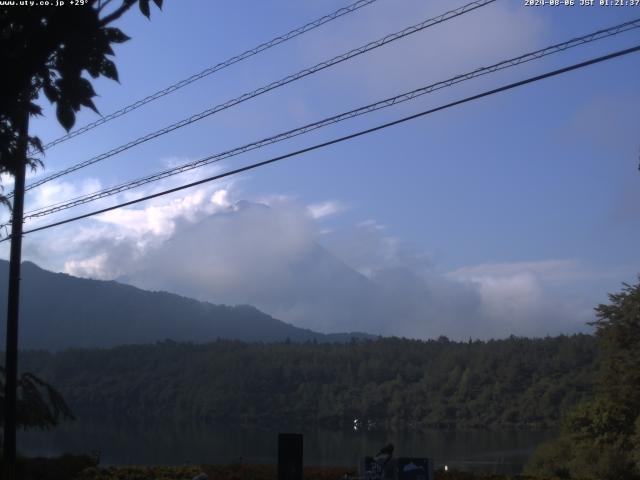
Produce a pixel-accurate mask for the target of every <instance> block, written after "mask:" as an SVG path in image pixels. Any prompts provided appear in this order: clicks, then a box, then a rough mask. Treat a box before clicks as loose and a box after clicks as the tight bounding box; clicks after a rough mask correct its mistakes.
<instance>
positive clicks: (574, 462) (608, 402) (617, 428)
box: [526, 283, 640, 480]
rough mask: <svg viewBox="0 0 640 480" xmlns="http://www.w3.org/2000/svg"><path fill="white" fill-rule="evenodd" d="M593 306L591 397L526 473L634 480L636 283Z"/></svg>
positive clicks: (639, 409) (639, 438) (639, 324)
mask: <svg viewBox="0 0 640 480" xmlns="http://www.w3.org/2000/svg"><path fill="white" fill-rule="evenodd" d="M609 300H610V303H609V304H607V305H599V306H598V307H596V312H597V315H598V320H597V321H596V322H594V325H595V326H596V337H597V341H598V348H599V351H600V359H601V360H600V363H599V367H598V374H597V380H596V385H595V389H594V395H593V398H591V399H590V400H589V401H587V402H585V403H582V404H580V405H578V406H577V407H575V408H574V409H573V410H571V411H570V412H569V413H568V414H567V416H566V418H565V419H564V423H563V429H562V432H561V435H560V437H559V438H558V439H556V440H554V441H552V442H551V443H549V444H547V445H543V446H542V447H540V448H539V449H538V450H537V452H536V453H535V455H534V456H533V458H532V460H531V462H530V464H529V465H528V467H527V469H526V471H527V472H530V473H532V474H539V475H549V474H550V473H553V472H557V473H558V472H559V473H562V475H563V478H585V479H602V480H618V479H619V480H634V479H638V478H640V461H639V460H640V283H639V284H638V285H636V286H630V285H627V284H624V288H623V289H622V291H621V292H620V293H617V294H613V295H609Z"/></svg>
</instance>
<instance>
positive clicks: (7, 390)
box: [3, 94, 29, 480]
mask: <svg viewBox="0 0 640 480" xmlns="http://www.w3.org/2000/svg"><path fill="white" fill-rule="evenodd" d="M22 100H23V102H22V103H23V105H24V109H23V112H22V114H23V118H22V124H21V125H20V131H19V132H18V135H19V137H18V145H17V147H18V148H17V152H16V153H17V158H18V162H17V163H18V165H17V166H16V171H15V177H14V187H13V191H14V193H13V211H12V215H13V218H12V219H11V253H10V257H9V299H8V302H7V346H6V351H5V355H6V358H5V384H4V444H3V456H4V464H5V472H4V473H5V478H6V479H7V480H15V478H16V404H17V386H18V319H19V314H20V266H21V257H22V221H23V213H24V183H25V174H26V169H27V146H28V136H29V112H28V110H27V108H26V105H27V103H28V102H29V96H28V95H26V94H25V97H24V98H23V99H22Z"/></svg>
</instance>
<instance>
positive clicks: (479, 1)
mask: <svg viewBox="0 0 640 480" xmlns="http://www.w3.org/2000/svg"><path fill="white" fill-rule="evenodd" d="M495 1H496V0H475V1H473V2H471V3H468V4H466V5H464V6H462V7H459V8H456V9H455V10H450V11H448V12H445V13H443V14H441V15H438V16H437V17H434V18H430V19H427V20H425V21H423V22H420V23H418V24H416V25H413V26H410V27H407V28H405V29H403V30H401V31H399V32H396V33H391V34H389V35H386V36H385V37H383V38H381V39H379V40H376V41H374V42H370V43H367V44H366V45H363V46H361V47H359V48H356V49H353V50H350V51H348V52H346V53H343V54H341V55H338V56H337V57H333V58H332V59H330V60H326V61H324V62H321V63H318V64H316V65H314V66H313V67H309V68H306V69H304V70H301V71H299V72H297V73H294V74H292V75H288V76H286V77H284V78H282V79H280V80H278V81H275V82H272V83H270V84H268V85H265V86H263V87H260V88H258V89H256V90H253V91H252V92H248V93H245V94H244V95H241V96H239V97H236V98H234V99H232V100H229V101H227V102H225V103H221V104H219V105H216V106H214V107H211V108H208V109H207V110H204V111H202V112H200V113H197V114H195V115H192V116H190V117H188V118H185V119H183V120H180V121H179V122H176V123H173V124H171V125H168V126H167V127H164V128H162V129H160V130H157V131H155V132H151V133H148V134H147V135H144V136H142V137H139V138H137V139H135V140H132V141H130V142H128V143H125V144H123V145H120V146H119V147H116V148H114V149H112V150H109V151H108V152H106V153H102V154H100V155H97V156H95V157H92V158H90V159H88V160H85V161H83V162H80V163H77V164H75V165H72V166H71V167H68V168H65V169H63V170H60V171H59V172H56V173H53V174H51V175H49V176H46V177H44V178H42V179H40V180H36V181H35V182H33V183H31V184H29V185H27V186H26V188H25V190H31V189H33V188H35V187H38V186H40V185H43V184H45V183H47V182H50V181H51V180H54V179H56V178H60V177H62V176H64V175H68V174H69V173H71V172H75V171H76V170H80V169H81V168H85V167H87V166H89V165H92V164H94V163H97V162H100V161H102V160H105V159H107V158H109V157H112V156H114V155H117V154H118V153H121V152H124V151H125V150H129V149H130V148H133V147H135V146H136V145H140V144H142V143H145V142H148V141H150V140H153V139H155V138H157V137H160V136H161V135H164V134H166V133H169V132H172V131H174V130H177V129H179V128H182V127H184V126H187V125H190V124H192V123H194V122H197V121H199V120H202V119H203V118H206V117H209V116H211V115H213V114H215V113H218V112H220V111H222V110H226V109H227V108H230V107H233V106H235V105H238V104H239V103H242V102H245V101H247V100H249V99H251V98H254V97H257V96H259V95H262V94H263V93H266V92H269V91H271V90H274V89H276V88H279V87H282V86H284V85H287V84H289V83H291V82H294V81H296V80H300V79H301V78H304V77H306V76H308V75H311V74H314V73H316V72H319V71H321V70H324V69H325V68H328V67H331V66H333V65H337V64H339V63H342V62H344V61H346V60H349V59H351V58H353V57H356V56H358V55H362V54H363V53H365V52H369V51H371V50H374V49H376V48H379V47H381V46H383V45H386V44H388V43H391V42H394V41H396V40H399V39H401V38H404V37H406V36H409V35H412V34H414V33H416V32H419V31H422V30H424V29H426V28H429V27H432V26H434V25H437V24H439V23H442V22H445V21H447V20H451V19H452V18H455V17H458V16H460V15H464V14H465V13H468V12H470V11H473V10H475V9H477V8H480V7H483V6H485V5H488V4H490V3H493V2H495ZM12 195H13V194H10V195H7V197H11V196H12Z"/></svg>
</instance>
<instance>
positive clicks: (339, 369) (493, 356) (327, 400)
mask: <svg viewBox="0 0 640 480" xmlns="http://www.w3.org/2000/svg"><path fill="white" fill-rule="evenodd" d="M21 358H22V360H21V361H22V364H23V366H24V367H25V368H28V369H29V370H30V371H34V372H37V373H39V374H41V375H44V376H46V378H48V379H51V380H52V381H54V382H55V384H56V385H59V387H60V390H61V392H62V393H63V394H64V396H65V398H67V399H68V401H69V404H70V405H71V406H72V407H73V408H74V411H76V412H77V413H78V414H79V415H80V416H84V417H85V418H90V417H92V416H100V417H101V418H102V417H104V416H106V417H108V418H111V419H113V420H115V421H138V422H142V421H145V420H162V421H176V422H177V421H179V422H190V421H193V422H205V423H226V424H232V425H246V426H266V427H268V426H278V427H284V426H297V425H300V426H318V427H328V428H352V427H353V420H354V418H358V419H360V420H361V422H362V425H370V426H373V427H374V428H391V429H393V428H398V429H407V428H410V429H425V428H529V429H530V428H539V429H546V428H550V427H551V428H552V427H555V426H556V425H557V422H558V421H559V419H560V418H561V415H562V413H563V412H564V411H566V410H568V409H569V408H570V407H572V406H573V405H575V404H577V403H579V402H580V401H584V400H585V399H586V398H587V396H588V395H589V393H590V391H591V384H592V378H593V376H594V373H595V341H594V338H593V337H591V336H588V335H576V336H571V337H566V336H560V337H555V338H544V339H526V338H517V337H511V338H509V339H505V340H492V341H488V342H481V341H474V342H441V341H434V340H429V341H418V340H406V339H397V338H389V339H381V340H377V341H359V342H355V341H354V342H352V343H350V344H316V343H313V342H308V343H305V344H300V343H293V342H290V343H277V344H260V343H254V344H248V343H242V342H235V341H217V342H213V343H210V344H204V345H194V344H184V343H176V342H170V341H167V342H162V343H158V344H156V345H138V346H123V347H117V348H112V349H104V350H98V349H93V350H67V351H63V352H58V353H48V352H25V353H23V354H22V357H21Z"/></svg>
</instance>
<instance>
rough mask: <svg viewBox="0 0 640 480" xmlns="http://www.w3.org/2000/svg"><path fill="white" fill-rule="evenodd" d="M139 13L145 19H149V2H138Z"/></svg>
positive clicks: (144, 0)
mask: <svg viewBox="0 0 640 480" xmlns="http://www.w3.org/2000/svg"><path fill="white" fill-rule="evenodd" d="M140 11H141V12H142V14H143V15H144V16H145V17H147V18H151V11H150V10H149V0H140Z"/></svg>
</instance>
